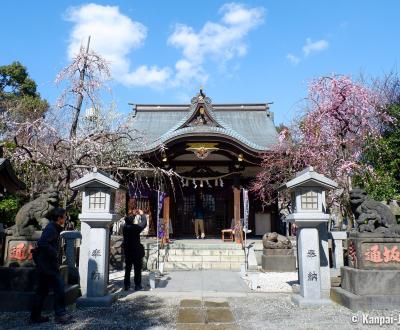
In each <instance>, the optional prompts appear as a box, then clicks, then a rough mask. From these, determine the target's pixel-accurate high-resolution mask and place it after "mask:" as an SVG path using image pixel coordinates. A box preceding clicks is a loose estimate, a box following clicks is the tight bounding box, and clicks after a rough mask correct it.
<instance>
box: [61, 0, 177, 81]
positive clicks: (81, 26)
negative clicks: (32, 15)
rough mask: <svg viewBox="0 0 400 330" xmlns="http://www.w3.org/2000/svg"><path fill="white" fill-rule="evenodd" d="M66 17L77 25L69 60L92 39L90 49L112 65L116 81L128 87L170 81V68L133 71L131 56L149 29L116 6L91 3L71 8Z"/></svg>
mask: <svg viewBox="0 0 400 330" xmlns="http://www.w3.org/2000/svg"><path fill="white" fill-rule="evenodd" d="M65 18H66V20H68V21H71V22H73V23H74V26H73V29H72V32H71V35H70V40H69V45H68V56H69V58H73V57H74V55H75V54H76V53H77V52H78V51H79V48H80V46H81V44H82V43H83V42H85V40H86V39H87V38H88V36H91V46H90V47H91V49H93V50H95V51H96V52H98V53H99V54H101V55H102V56H103V57H104V58H105V59H106V60H108V61H109V62H110V63H111V70H112V74H113V77H114V79H115V80H117V81H119V82H121V83H123V84H126V85H140V86H145V85H147V86H157V85H159V84H162V83H164V82H165V81H166V80H167V79H168V78H169V76H170V74H171V72H170V69H169V68H158V67H156V66H152V67H150V68H149V67H147V66H140V67H138V68H136V69H134V70H132V69H131V61H130V58H129V55H130V53H131V52H132V51H133V50H135V49H137V48H139V47H140V46H142V45H143V42H144V40H145V39H146V37H147V28H146V27H145V26H144V25H143V24H141V23H139V22H135V21H133V20H132V19H131V18H129V17H128V16H125V15H123V14H121V12H120V11H119V8H118V7H117V6H102V5H97V4H94V3H91V4H87V5H83V6H80V7H72V8H70V9H69V10H68V11H67V14H66V17H65Z"/></svg>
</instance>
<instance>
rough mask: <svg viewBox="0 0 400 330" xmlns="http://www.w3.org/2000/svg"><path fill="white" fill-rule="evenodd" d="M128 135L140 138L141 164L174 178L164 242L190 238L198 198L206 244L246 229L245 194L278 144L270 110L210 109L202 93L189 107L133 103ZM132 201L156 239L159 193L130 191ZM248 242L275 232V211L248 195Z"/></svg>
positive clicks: (224, 106)
mask: <svg viewBox="0 0 400 330" xmlns="http://www.w3.org/2000/svg"><path fill="white" fill-rule="evenodd" d="M133 116H134V120H133V121H132V125H133V127H132V128H133V129H135V130H136V131H137V132H138V134H140V135H142V136H144V137H145V141H146V142H145V143H144V146H143V147H142V148H143V149H142V150H140V152H141V154H142V155H143V158H144V160H145V161H147V162H149V163H151V164H153V165H154V166H157V167H161V168H163V169H166V170H169V169H173V170H174V171H175V172H176V173H178V174H179V176H180V178H179V180H178V184H175V185H174V187H172V186H171V185H166V186H165V188H164V190H165V192H166V196H167V198H165V199H164V202H163V210H162V212H161V217H162V218H163V221H164V223H168V224H169V226H168V227H169V236H170V237H176V238H182V237H190V238H193V237H194V228H193V223H192V218H193V209H194V207H195V205H196V199H197V198H198V196H199V194H200V193H201V195H202V203H203V207H204V213H205V214H204V227H205V228H204V229H205V233H206V237H207V238H209V237H220V235H221V230H223V229H227V228H232V227H233V226H234V225H235V224H238V223H239V221H242V223H243V216H244V213H243V211H244V210H243V206H244V204H243V202H244V201H243V189H242V188H244V189H248V188H249V185H250V182H251V181H252V180H254V178H255V177H256V175H257V174H258V173H259V172H260V171H261V167H260V164H261V156H262V154H263V153H265V152H268V150H269V148H270V147H271V145H273V144H274V143H276V141H277V131H276V128H275V125H274V118H273V113H272V112H271V111H270V109H269V104H268V103H254V104H253V103H250V104H212V101H211V99H210V98H209V97H208V96H206V95H205V93H204V92H203V90H200V92H199V93H198V94H197V95H196V96H195V97H193V98H192V99H191V102H190V104H174V105H165V104H136V105H134V106H133ZM129 195H130V197H129V198H130V201H131V202H132V200H133V202H134V205H136V206H138V207H140V208H143V209H147V210H149V212H150V213H151V216H150V228H149V234H155V232H156V229H155V227H156V225H155V220H154V219H156V216H157V215H156V209H157V193H154V192H153V193H149V192H142V191H140V189H135V188H134V187H131V188H130V192H129ZM248 196H249V198H248V200H249V204H248V205H249V217H248V228H249V229H250V230H251V234H250V235H263V234H264V233H266V232H269V231H276V230H278V228H277V226H278V212H277V206H276V205H271V206H267V207H265V206H264V207H263V206H262V204H261V202H260V201H259V200H257V199H256V198H255V196H254V195H253V194H252V193H251V191H250V192H249V194H248Z"/></svg>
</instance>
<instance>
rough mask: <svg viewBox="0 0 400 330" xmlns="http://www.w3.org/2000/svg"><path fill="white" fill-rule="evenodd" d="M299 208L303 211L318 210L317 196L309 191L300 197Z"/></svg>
mask: <svg viewBox="0 0 400 330" xmlns="http://www.w3.org/2000/svg"><path fill="white" fill-rule="evenodd" d="M301 208H302V209H303V210H318V194H317V192H315V191H312V190H309V191H308V192H304V193H302V195H301Z"/></svg>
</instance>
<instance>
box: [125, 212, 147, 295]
mask: <svg viewBox="0 0 400 330" xmlns="http://www.w3.org/2000/svg"><path fill="white" fill-rule="evenodd" d="M146 225H147V219H146V215H145V214H143V211H142V210H136V211H134V212H133V214H132V215H128V216H127V217H125V225H124V227H123V229H122V234H123V238H124V245H123V247H124V254H125V279H124V288H125V290H129V288H130V286H131V270H132V264H133V268H134V273H135V277H134V282H135V290H141V289H142V258H143V257H144V247H143V245H142V244H140V233H141V232H142V230H143V229H144V228H145V227H146Z"/></svg>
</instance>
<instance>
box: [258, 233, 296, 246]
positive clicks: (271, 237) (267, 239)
mask: <svg viewBox="0 0 400 330" xmlns="http://www.w3.org/2000/svg"><path fill="white" fill-rule="evenodd" d="M262 241H263V246H264V248H265V249H291V248H292V242H290V240H289V239H288V238H287V237H285V236H282V235H279V234H278V233H275V232H274V233H266V234H264V236H263V239H262Z"/></svg>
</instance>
